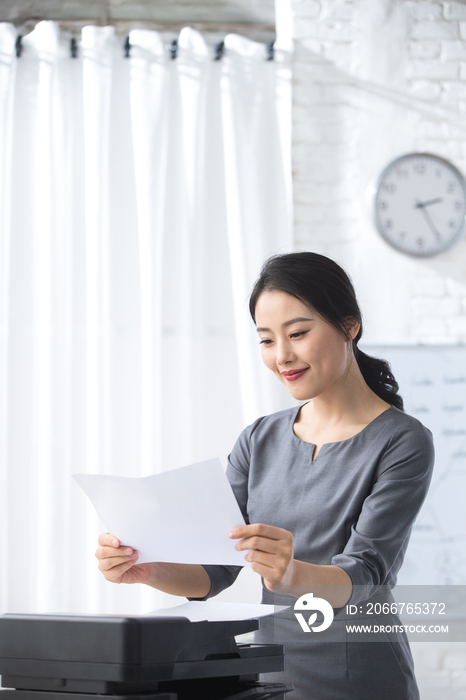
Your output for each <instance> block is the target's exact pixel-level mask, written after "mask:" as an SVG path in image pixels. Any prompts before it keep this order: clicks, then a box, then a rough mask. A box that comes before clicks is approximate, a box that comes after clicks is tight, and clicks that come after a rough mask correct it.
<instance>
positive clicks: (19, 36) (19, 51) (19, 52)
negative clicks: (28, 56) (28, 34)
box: [15, 34, 24, 58]
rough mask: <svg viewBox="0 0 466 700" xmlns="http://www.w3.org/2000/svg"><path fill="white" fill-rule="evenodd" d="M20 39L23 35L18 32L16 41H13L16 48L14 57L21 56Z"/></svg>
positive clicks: (21, 46)
mask: <svg viewBox="0 0 466 700" xmlns="http://www.w3.org/2000/svg"><path fill="white" fill-rule="evenodd" d="M22 39H23V36H22V34H18V36H17V37H16V43H15V48H16V58H21V54H22V53H23V48H24V47H23V44H22Z"/></svg>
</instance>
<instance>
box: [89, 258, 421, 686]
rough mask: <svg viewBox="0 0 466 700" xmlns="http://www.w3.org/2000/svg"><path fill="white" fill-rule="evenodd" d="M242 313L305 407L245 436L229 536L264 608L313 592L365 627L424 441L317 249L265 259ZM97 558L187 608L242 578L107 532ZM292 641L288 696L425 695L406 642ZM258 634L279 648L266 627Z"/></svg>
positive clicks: (401, 531)
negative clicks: (154, 554)
mask: <svg viewBox="0 0 466 700" xmlns="http://www.w3.org/2000/svg"><path fill="white" fill-rule="evenodd" d="M250 311H251V315H252V318H253V320H254V322H255V324H256V328H257V333H258V336H259V342H260V346H261V350H262V358H263V361H264V363H265V364H266V366H267V367H268V368H269V369H270V370H271V371H272V372H273V373H274V374H275V375H276V376H277V379H278V380H279V381H281V382H282V383H283V384H285V385H286V387H287V388H288V389H289V391H290V393H291V394H292V396H293V397H294V398H295V399H298V400H300V401H303V402H304V403H303V404H302V405H300V406H299V407H295V408H292V409H287V410H285V411H279V412H278V413H275V414H272V415H269V416H265V417H262V418H259V419H258V420H256V421H255V422H254V423H253V424H252V425H250V426H249V427H248V428H246V429H245V430H244V431H243V432H242V434H241V435H240V437H239V439H238V441H237V443H236V445H235V446H234V448H233V450H232V453H231V455H230V457H229V462H228V469H227V476H228V478H229V481H230V483H231V485H232V488H233V490H234V493H235V495H236V498H237V500H238V503H239V505H240V507H241V509H242V512H243V514H244V517H245V520H246V522H247V523H248V524H247V525H245V526H243V527H240V528H237V529H236V530H235V531H233V532H231V533H229V536H230V537H231V538H232V539H234V540H238V542H237V544H236V548H237V549H239V550H245V551H247V554H246V555H245V559H247V560H248V561H250V562H251V567H252V569H253V570H254V571H255V572H257V573H258V574H260V575H261V577H262V579H263V601H264V602H267V603H276V604H285V605H293V602H291V601H295V598H296V597H298V596H300V595H301V594H302V593H303V591H315V595H316V596H317V595H319V596H320V597H324V598H327V600H328V601H329V602H330V603H331V605H332V606H333V607H334V608H335V609H336V610H335V613H336V615H335V621H336V622H337V620H338V618H339V617H340V619H343V624H344V611H345V607H344V606H346V604H347V603H349V604H351V605H353V606H357V609H358V610H360V611H362V612H361V616H362V617H364V610H366V611H367V609H368V608H367V601H368V600H369V599H372V600H378V601H380V600H384V601H386V600H388V601H392V600H393V599H392V598H391V597H390V594H389V593H387V591H389V590H390V589H391V588H392V587H393V586H394V585H395V582H396V576H397V573H398V570H399V568H400V566H401V564H402V561H403V557H404V553H405V551H406V547H407V544H408V539H409V534H410V530H411V526H412V524H413V521H414V519H415V517H416V515H417V513H418V511H419V509H420V507H421V505H422V502H423V500H424V498H425V495H426V493H427V489H428V486H429V482H430V477H431V472H432V466H433V446H432V439H431V435H430V433H429V431H427V430H426V428H424V427H423V426H422V425H421V424H420V423H419V421H417V420H416V419H415V418H413V417H411V416H408V415H407V414H405V413H404V412H403V402H402V399H401V397H400V396H399V394H398V393H397V390H398V385H397V383H396V381H395V379H394V377H393V375H392V374H391V372H390V369H389V366H388V364H387V363H386V362H384V361H382V360H378V359H375V358H371V357H369V356H367V355H365V354H364V353H363V352H362V351H361V350H359V349H358V341H359V339H360V338H361V334H362V323H361V313H360V310H359V307H358V304H357V301H356V297H355V293H354V289H353V286H352V284H351V282H350V280H349V278H348V276H347V275H346V273H345V272H344V271H343V270H342V269H341V268H340V267H339V266H338V265H337V264H336V263H335V262H333V261H332V260H330V259H329V258H326V257H324V256H322V255H317V254H315V253H292V254H289V255H281V256H276V257H273V258H271V259H269V260H268V261H267V262H266V263H265V265H264V267H263V269H262V271H261V274H260V277H259V279H258V280H257V282H256V284H255V286H254V289H253V292H252V295H251V299H250ZM96 556H97V558H98V559H99V568H100V569H101V571H102V572H103V574H104V576H105V578H107V579H108V580H109V581H114V582H117V583H119V582H126V583H133V582H142V583H146V584H148V585H151V586H153V587H155V588H158V589H160V590H163V591H166V592H168V593H172V594H175V595H181V596H187V597H189V598H208V597H211V596H214V595H216V594H217V593H219V592H220V591H221V590H223V589H224V588H226V587H227V586H229V585H231V583H232V582H233V581H234V579H235V578H236V575H237V573H238V569H237V568H236V567H221V566H205V567H202V566H188V565H182V564H163V563H153V564H142V565H138V564H136V561H137V552H135V551H133V550H132V549H131V548H124V547H121V546H120V543H119V541H118V540H117V539H115V538H114V537H112V536H111V535H109V534H105V535H101V536H100V538H99V547H98V549H97V551H96ZM293 595H294V596H295V597H293ZM353 609H354V608H353ZM393 621H394V620H393V619H391V620H390V621H389V622H391V623H393ZM352 622H353V620H352ZM385 622H387V619H385ZM295 629H297V628H296V624H295ZM343 629H346V628H343ZM299 632H300V630H299V629H298V630H297V634H296V637H295V638H294V639H292V640H291V641H289V642H288V643H287V654H286V661H287V663H286V666H287V668H286V671H285V672H284V673H283V674H272V677H271V675H270V674H267V679H268V680H277V681H278V680H280V681H282V682H291V683H293V684H294V686H295V688H296V690H295V691H294V692H292V693H290V694H289V695H287V697H288V698H290V700H305V699H306V700H310V699H312V700H375V699H377V700H393V699H394V698H396V700H418V699H419V693H418V690H417V686H416V681H415V678H414V672H413V663H412V658H411V654H410V650H409V645H408V643H407V640H406V638H405V636H404V635H401V636H398V637H396V640H395V641H393V640H392V639H390V638H388V637H387V638H385V637H383V638H382V641H381V640H380V637H378V638H377V641H372V640H371V639H366V640H365V641H363V642H361V641H360V640H358V641H354V642H353V641H352V640H350V639H346V638H343V641H342V640H341V639H338V640H337V641H332V639H334V638H330V640H329V639H328V638H326V639H325V641H324V638H319V637H318V635H309V636H310V637H312V640H309V641H308V637H307V635H305V634H304V633H302V635H301V637H299ZM259 638H260V640H261V641H280V640H278V639H277V638H276V636H274V632H273V629H268V627H267V624H266V625H265V627H264V628H261V632H260V636H259ZM320 639H322V642H320Z"/></svg>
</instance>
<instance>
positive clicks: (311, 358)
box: [255, 291, 359, 401]
mask: <svg viewBox="0 0 466 700" xmlns="http://www.w3.org/2000/svg"><path fill="white" fill-rule="evenodd" d="M255 314H256V325H257V332H258V334H259V338H260V343H261V350H262V359H263V360H264V363H265V365H266V366H267V367H268V368H269V369H270V370H272V372H273V373H274V374H275V375H276V376H277V377H278V379H279V380H280V381H281V382H283V384H285V386H287V387H288V389H289V391H290V393H291V394H292V396H293V397H294V398H295V399H298V400H300V401H303V400H308V399H313V398H315V397H316V396H320V395H322V394H323V393H324V392H326V391H328V390H329V389H333V388H336V387H337V385H338V384H339V383H341V382H343V381H344V378H345V376H346V375H347V372H348V370H349V368H350V365H351V361H352V359H353V353H352V345H351V342H350V341H351V339H352V338H354V337H355V336H356V333H357V332H358V330H359V324H358V322H357V321H356V320H355V319H349V321H348V334H349V337H348V338H346V337H345V336H344V335H343V333H341V332H340V331H338V330H337V329H336V328H335V327H334V326H332V325H331V324H330V323H328V321H326V320H325V319H323V318H322V316H320V315H319V314H318V313H317V312H316V311H314V310H313V309H311V308H310V307H309V306H306V304H304V303H303V302H302V301H300V300H299V299H296V298H295V297H293V296H290V295H289V294H286V293H285V292H278V291H269V292H262V294H261V295H260V297H259V299H258V300H257V304H256V309H255Z"/></svg>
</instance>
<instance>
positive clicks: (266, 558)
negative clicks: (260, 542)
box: [244, 550, 277, 569]
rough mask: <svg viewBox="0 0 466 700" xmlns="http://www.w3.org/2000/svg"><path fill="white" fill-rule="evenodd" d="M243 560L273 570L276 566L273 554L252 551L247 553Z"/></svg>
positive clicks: (275, 558)
mask: <svg viewBox="0 0 466 700" xmlns="http://www.w3.org/2000/svg"><path fill="white" fill-rule="evenodd" d="M244 558H245V559H246V561H249V562H250V563H251V564H252V563H253V562H254V563H255V564H261V565H262V566H266V567H267V568H269V569H274V568H276V566H277V557H275V556H274V555H273V554H267V552H260V551H257V550H252V551H250V552H248V553H247V554H246V556H245V557H244Z"/></svg>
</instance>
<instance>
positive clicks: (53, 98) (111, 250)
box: [0, 22, 292, 613]
mask: <svg viewBox="0 0 466 700" xmlns="http://www.w3.org/2000/svg"><path fill="white" fill-rule="evenodd" d="M15 41H16V31H15V29H14V27H13V26H12V25H9V24H1V25H0V118H1V124H0V224H1V229H0V460H1V461H0V489H1V490H0V528H1V529H0V538H1V539H0V543H1V562H2V563H1V565H0V572H1V573H0V613H3V612H7V611H16V612H26V611H36V612H44V611H82V612H97V611H99V612H118V611H128V612H130V611H133V612H139V611H142V610H144V609H146V610H148V609H152V608H155V607H158V606H159V605H160V604H163V602H164V598H163V596H161V594H158V593H157V592H154V591H152V590H149V589H147V588H146V587H142V586H141V587H134V586H112V585H111V584H109V583H107V582H105V581H104V580H103V578H102V577H101V575H100V574H99V572H98V571H97V568H96V560H95V559H94V557H93V551H94V549H95V546H96V536H97V534H98V532H99V531H100V530H101V528H102V525H101V524H100V523H99V521H98V519H97V516H96V515H95V514H94V513H93V510H92V507H91V506H90V505H88V504H87V502H86V499H85V497H84V495H83V494H81V493H80V492H79V489H78V487H77V486H76V485H75V484H74V482H73V481H72V479H71V474H73V473H76V472H91V473H106V474H116V475H126V476H143V475H147V474H150V473H154V472H157V471H160V470H163V469H170V468H174V467H177V466H182V465H184V464H187V463H190V462H193V461H198V460H201V459H205V458H209V457H213V456H220V457H221V458H222V460H223V462H224V463H225V461H226V456H227V454H228V452H229V450H230V449H231V447H232V445H233V443H234V441H235V439H236V437H237V435H238V433H239V432H240V430H241V429H242V428H243V426H244V425H246V424H247V423H249V422H251V421H252V420H253V419H254V418H255V417H256V416H258V415H260V414H263V413H267V412H270V411H273V410H276V409H277V408H282V407H284V406H286V405H289V403H288V398H287V395H286V390H285V389H284V388H283V387H280V386H279V385H278V383H277V387H275V384H274V382H275V380H274V378H273V377H271V378H269V377H268V376H267V370H265V368H263V367H262V366H261V363H260V359H259V350H258V345H257V340H256V338H255V337H254V335H255V334H254V329H253V325H252V322H251V321H250V319H249V318H248V312H247V296H248V293H249V291H250V289H251V285H252V282H253V280H254V278H255V277H256V275H257V273H258V271H259V268H260V265H261V263H262V262H263V260H264V259H265V258H266V257H267V256H268V255H270V254H272V253H275V252H286V251H289V250H291V246H292V238H291V230H292V212H291V174H290V112H291V86H290V68H289V60H288V56H287V54H286V53H285V52H284V51H280V50H279V48H277V51H276V55H275V60H274V61H267V60H266V52H265V47H264V46H263V45H261V44H257V43H254V42H251V41H249V40H246V39H244V38H241V37H239V36H235V35H228V36H227V37H226V38H225V50H224V55H223V57H222V58H221V60H217V61H215V60H213V56H212V51H211V50H210V49H209V48H208V47H207V46H206V43H205V41H204V39H203V38H202V36H201V35H200V34H199V33H198V32H196V31H194V30H192V29H189V28H186V29H183V30H182V32H181V33H180V35H179V38H178V52H177V57H176V59H173V58H171V56H170V53H169V51H168V50H167V46H164V45H163V43H162V39H161V36H160V35H159V34H157V33H156V32H152V31H146V30H135V31H132V32H131V34H130V44H131V50H130V57H129V58H125V57H124V51H123V42H122V39H121V37H120V38H118V37H116V36H115V33H114V30H113V29H112V28H111V27H103V28H102V27H85V28H84V29H83V30H82V34H81V38H80V41H79V42H78V57H77V58H72V57H71V55H70V44H69V38H66V37H64V36H61V34H60V31H59V28H58V26H57V25H56V24H54V23H53V22H40V23H39V24H37V26H36V27H35V29H34V31H32V32H31V33H30V34H29V35H27V36H25V37H23V39H22V49H23V51H22V55H21V57H19V58H17V56H16V50H15ZM167 536H168V533H154V537H167Z"/></svg>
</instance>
